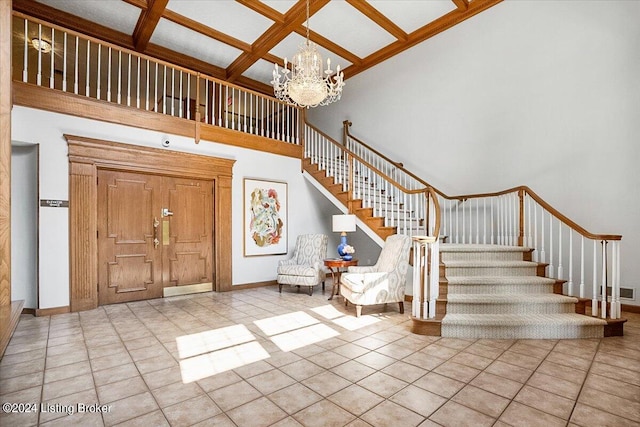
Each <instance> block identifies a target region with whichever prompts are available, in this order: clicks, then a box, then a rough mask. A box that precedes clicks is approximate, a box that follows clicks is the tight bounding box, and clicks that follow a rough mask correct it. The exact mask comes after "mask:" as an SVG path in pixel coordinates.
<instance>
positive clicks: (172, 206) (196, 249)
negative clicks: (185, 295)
mask: <svg viewBox="0 0 640 427" xmlns="http://www.w3.org/2000/svg"><path fill="white" fill-rule="evenodd" d="M164 188H165V191H164V204H163V207H168V208H169V211H170V212H172V215H171V216H168V217H165V218H163V221H168V222H169V244H168V245H166V246H163V282H164V287H165V288H166V287H172V286H184V285H194V284H199V283H211V282H212V281H213V268H212V267H213V266H212V259H213V257H212V241H213V226H212V222H213V215H212V212H213V183H212V182H211V181H201V180H195V179H183V178H171V177H165V178H164Z"/></svg>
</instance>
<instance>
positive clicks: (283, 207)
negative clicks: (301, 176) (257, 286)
mask: <svg viewBox="0 0 640 427" xmlns="http://www.w3.org/2000/svg"><path fill="white" fill-rule="evenodd" d="M243 200H244V202H243V210H244V223H243V232H244V236H243V239H244V244H243V246H244V256H245V257H251V256H264V255H286V253H287V247H288V246H287V237H288V233H287V228H288V225H289V219H288V210H289V209H288V208H289V206H288V188H287V183H286V182H281V181H271V180H265V179H257V178H244V180H243Z"/></svg>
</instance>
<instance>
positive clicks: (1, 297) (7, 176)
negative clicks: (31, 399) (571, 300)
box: [0, 0, 12, 307]
mask: <svg viewBox="0 0 640 427" xmlns="http://www.w3.org/2000/svg"><path fill="white" fill-rule="evenodd" d="M11 7H12V1H11V0H2V1H0V307H9V306H10V305H11Z"/></svg>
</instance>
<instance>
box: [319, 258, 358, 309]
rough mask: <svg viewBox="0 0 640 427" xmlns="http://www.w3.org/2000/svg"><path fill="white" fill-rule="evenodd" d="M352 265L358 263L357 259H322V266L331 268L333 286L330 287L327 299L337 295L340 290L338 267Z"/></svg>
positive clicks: (344, 267)
mask: <svg viewBox="0 0 640 427" xmlns="http://www.w3.org/2000/svg"><path fill="white" fill-rule="evenodd" d="M352 265H358V260H357V259H352V260H349V261H345V260H343V259H341V258H328V259H325V260H324V266H325V267H327V268H328V269H329V270H331V277H332V278H333V287H332V288H331V296H330V297H329V299H330V300H331V299H333V296H334V295H338V293H339V292H340V276H341V275H342V271H340V269H341V268H342V269H346V268H347V267H351V266H352Z"/></svg>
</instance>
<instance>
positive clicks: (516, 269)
mask: <svg viewBox="0 0 640 427" xmlns="http://www.w3.org/2000/svg"><path fill="white" fill-rule="evenodd" d="M440 253H441V256H442V263H443V264H444V266H445V276H446V279H447V282H448V286H447V309H446V315H445V316H444V318H443V319H442V336H443V337H455V338H491V339H513V338H523V339H564V338H601V337H602V336H603V334H604V326H605V325H606V323H607V322H606V321H604V320H602V319H598V318H595V317H590V316H585V315H582V314H577V313H576V312H575V304H576V303H577V302H578V299H577V298H573V297H568V296H564V295H557V294H554V293H553V285H554V283H555V280H554V279H549V278H546V277H539V276H537V275H536V272H537V267H538V264H537V263H535V262H531V261H526V259H527V258H529V257H528V255H529V253H530V250H529V249H527V248H523V247H518V246H500V245H472V244H446V243H445V244H442V245H440Z"/></svg>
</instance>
